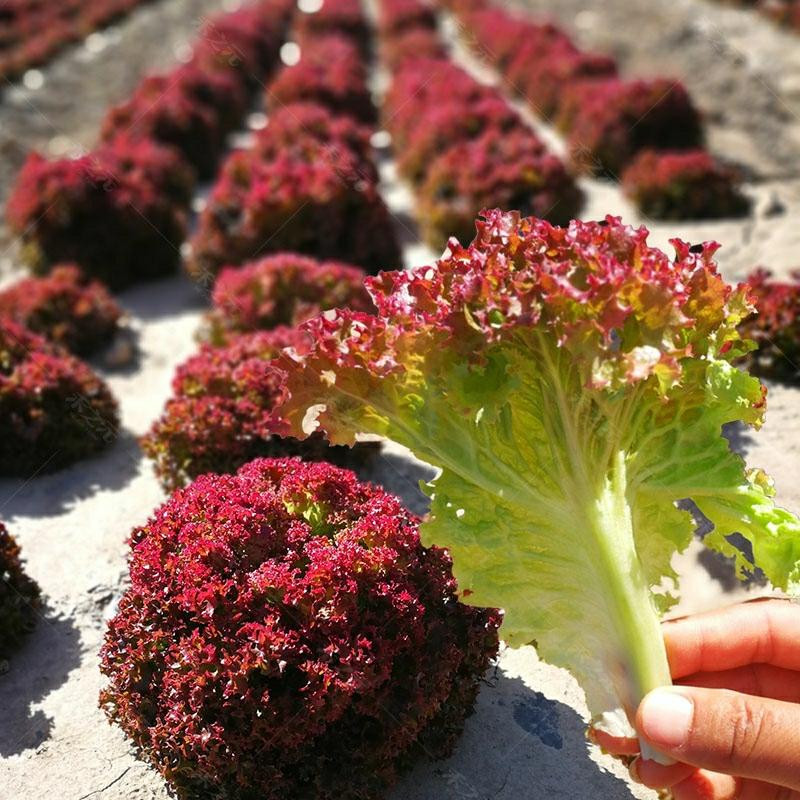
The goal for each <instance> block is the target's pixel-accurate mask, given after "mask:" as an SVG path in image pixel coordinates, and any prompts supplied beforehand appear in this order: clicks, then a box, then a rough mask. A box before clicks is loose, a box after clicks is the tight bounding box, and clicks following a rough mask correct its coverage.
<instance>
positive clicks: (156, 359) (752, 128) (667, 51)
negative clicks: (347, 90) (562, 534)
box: [0, 0, 800, 800]
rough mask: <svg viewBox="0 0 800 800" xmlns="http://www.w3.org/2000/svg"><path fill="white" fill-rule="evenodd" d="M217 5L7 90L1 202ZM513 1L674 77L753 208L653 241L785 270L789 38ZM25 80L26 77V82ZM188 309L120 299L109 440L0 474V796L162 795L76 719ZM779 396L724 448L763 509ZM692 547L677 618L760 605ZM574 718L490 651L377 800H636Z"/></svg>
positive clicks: (182, 296)
mask: <svg viewBox="0 0 800 800" xmlns="http://www.w3.org/2000/svg"><path fill="white" fill-rule="evenodd" d="M222 5H223V4H222V3H221V2H220V1H219V0H161V2H159V3H156V4H154V5H152V6H149V7H147V8H145V9H143V10H142V11H140V12H138V13H135V14H134V15H132V16H131V17H130V18H129V19H128V20H126V21H125V22H123V23H122V24H120V25H118V26H117V27H115V28H114V29H112V30H109V31H106V32H104V33H103V34H101V35H99V36H95V37H92V39H91V40H90V42H88V43H87V45H86V46H84V47H80V48H77V49H75V50H73V51H71V52H69V53H66V54H64V55H62V56H61V57H59V58H58V59H57V60H56V61H55V62H54V63H53V64H52V65H51V66H50V67H48V68H47V69H45V70H43V71H42V77H43V79H44V80H43V82H42V85H41V86H40V87H39V88H29V89H26V88H22V87H19V86H15V87H7V88H6V89H5V92H4V96H3V98H2V100H1V101H0V148H2V153H3V158H2V163H0V199H2V198H4V197H6V196H7V192H8V189H9V186H10V181H11V180H12V179H13V175H14V173H15V171H16V169H17V168H18V167H19V164H20V163H21V159H22V158H23V156H24V153H25V152H26V151H27V150H28V149H30V148H33V147H36V148H39V149H43V150H45V151H46V152H50V153H51V154H53V155H57V154H61V153H66V152H77V151H80V149H81V148H86V147H90V146H91V145H92V143H93V137H94V135H95V131H96V129H97V124H98V121H99V119H100V117H101V115H102V113H103V111H104V109H105V108H106V106H107V105H108V104H109V103H112V102H115V101H117V100H119V99H121V98H123V97H124V96H125V95H126V94H127V93H128V92H129V91H130V89H131V88H132V87H133V86H134V85H135V83H136V81H137V80H138V78H139V77H140V75H141V74H142V72H143V71H144V70H146V69H151V68H156V67H158V66H162V65H166V64H168V63H169V62H171V61H172V60H174V59H175V58H176V57H180V56H181V54H182V53H183V52H185V45H186V43H187V41H188V40H189V38H190V37H191V36H192V34H193V33H194V32H195V31H196V29H197V26H198V24H199V21H200V19H201V18H202V16H203V14H204V13H207V12H208V11H210V10H213V9H217V8H220V7H222ZM527 5H528V7H530V8H533V9H535V10H537V11H543V10H545V11H547V10H550V9H552V8H554V7H556V6H557V11H555V12H553V13H555V14H556V16H557V17H558V18H559V21H560V22H562V23H563V24H564V25H566V26H567V27H568V28H570V29H571V30H573V31H574V32H575V33H576V34H577V36H578V37H579V38H580V40H581V42H582V43H583V44H585V45H587V46H593V47H597V48H600V49H605V50H608V51H611V52H613V53H614V54H616V55H617V56H618V57H619V59H620V61H621V63H622V64H623V65H624V67H625V68H626V70H627V71H628V72H629V73H630V74H656V73H664V72H666V73H668V74H673V75H675V76H676V77H680V78H682V79H684V80H685V81H686V83H687V84H688V85H689V87H690V88H691V90H692V91H693V92H694V94H695V95H696V97H697V100H698V102H699V103H700V104H701V106H702V107H703V109H704V111H705V112H706V115H707V120H708V124H709V130H710V137H709V140H710V145H711V147H712V148H713V149H714V150H715V151H716V152H718V153H720V154H724V155H726V156H727V157H729V158H731V159H734V160H735V161H736V162H738V163H739V164H741V165H742V167H743V168H745V169H746V171H747V174H748V185H747V189H748V191H749V192H750V193H751V194H752V195H753V197H754V198H755V199H756V209H755V213H754V215H753V217H752V218H750V219H748V220H746V221H744V222H741V221H739V222H735V223H733V222H722V223H711V224H709V223H706V224H702V225H692V224H679V225H675V224H670V225H668V226H665V225H652V226H651V227H652V229H653V238H654V240H655V241H656V242H658V243H659V244H662V245H664V246H667V241H668V239H669V238H670V237H671V236H675V235H678V236H681V237H682V238H685V239H688V240H690V241H693V242H697V241H702V240H706V239H717V240H719V241H721V242H722V243H723V245H724V247H723V250H722V251H721V253H720V260H721V264H722V267H723V270H724V272H725V274H726V276H727V277H729V278H731V279H734V278H737V277H741V276H742V275H743V274H744V273H745V272H746V271H748V270H749V269H750V268H751V267H753V266H754V265H756V264H765V265H768V266H770V267H771V268H773V269H775V270H776V271H777V272H779V273H786V272H788V270H790V269H791V268H793V267H795V266H798V263H797V261H796V253H797V252H798V251H799V250H800V248H799V247H798V246H799V245H800V226H797V225H796V224H794V220H795V218H796V217H797V214H798V211H800V174H798V169H799V167H798V165H800V80H798V76H799V75H800V46H798V45H800V39H797V38H796V37H795V38H792V37H791V36H790V35H789V34H785V33H783V32H781V31H779V30H777V29H776V28H774V27H773V26H772V25H771V24H770V23H769V22H767V21H765V20H763V19H761V18H759V17H756V16H753V15H751V14H748V13H746V12H742V11H737V10H734V9H728V8H724V7H719V6H716V5H711V4H707V3H705V2H702V1H701V0H648V2H647V3H645V2H635V1H634V0H604V2H603V4H602V5H601V4H594V6H595V8H594V9H593V10H586V8H585V6H586V4H585V3H580V2H578V0H559V2H558V3H557V4H556V3H553V2H552V0H527ZM595 9H596V10H595ZM457 54H458V57H459V58H462V59H463V60H464V62H465V63H466V64H468V66H469V67H470V68H471V69H474V70H475V72H476V74H478V75H479V76H481V77H483V78H485V79H487V80H490V79H491V78H492V76H491V73H490V72H489V71H487V70H486V69H485V68H484V67H483V66H482V65H481V64H480V63H479V61H478V60H476V59H473V58H467V57H466V55H465V54H464V53H462V52H461V51H460V50H458V49H457ZM376 83H377V85H379V84H380V76H378V78H377V79H376ZM36 84H37V76H32V82H31V86H34V87H35V86H36ZM536 124H537V125H538V124H539V123H536ZM539 127H540V129H541V130H542V131H543V133H544V134H545V135H547V136H549V137H551V141H552V143H553V145H554V147H556V148H560V147H561V146H562V143H561V142H559V141H558V140H557V138H555V137H554V136H553V135H552V132H550V131H549V130H548V129H547V128H546V126H539ZM382 172H383V178H384V183H385V190H386V194H387V197H388V199H389V202H390V205H391V206H392V209H393V210H394V212H395V214H396V217H397V220H398V229H399V230H400V231H401V233H402V235H403V238H404V241H405V242H406V245H407V253H406V255H407V262H408V264H414V263H422V262H424V261H426V260H428V259H430V258H431V257H432V255H433V254H431V253H429V252H427V251H426V250H425V248H424V247H422V246H420V245H419V244H418V242H417V241H416V238H415V235H414V232H413V225H412V224H411V223H410V221H409V216H408V211H409V208H410V206H411V199H410V197H409V195H408V192H407V190H406V189H405V187H403V186H402V185H399V184H398V183H397V181H396V180H395V178H394V170H393V165H392V163H391V161H390V159H388V158H387V157H384V158H383V164H382ZM585 186H586V189H587V193H588V197H589V201H588V206H587V209H586V211H585V213H584V216H586V217H588V218H591V217H599V216H602V215H604V214H605V213H608V212H612V213H618V214H621V215H623V217H624V218H625V219H626V220H628V221H630V222H642V221H644V220H641V219H640V218H639V217H638V216H637V215H636V214H635V213H634V211H633V210H632V209H631V208H630V207H629V206H628V204H627V203H626V202H625V201H624V200H623V199H622V197H621V196H620V193H619V190H618V189H617V187H615V186H614V185H611V184H606V183H602V182H599V181H586V182H585ZM18 272H19V269H18V266H17V264H16V260H15V252H14V247H13V244H11V243H9V242H8V240H7V238H5V237H3V236H0V282H5V281H8V280H11V279H12V278H13V277H14V276H15V275H16V274H18ZM204 299H205V298H204V297H203V296H202V294H201V293H200V292H199V291H198V290H197V289H195V288H193V287H192V286H191V285H189V283H188V282H187V281H184V280H182V279H180V278H175V279H173V280H169V281H164V282H162V283H160V284H158V285H148V286H143V287H140V288H137V289H135V290H131V291H128V292H126V293H124V294H123V295H122V296H121V297H120V300H121V302H122V303H123V305H124V306H125V308H126V309H127V311H128V313H129V317H130V321H129V324H130V327H131V330H132V331H133V332H134V333H135V334H136V336H137V337H138V346H139V350H140V357H139V359H138V362H137V364H136V365H135V367H133V368H129V369H128V370H126V371H122V372H108V371H107V370H103V372H104V374H105V375H106V377H107V378H108V380H109V382H110V384H111V386H112V388H113V389H114V391H115V392H116V394H117V396H118V397H119V398H120V399H121V402H122V416H123V426H122V430H121V432H120V435H119V437H118V440H117V442H116V444H115V446H114V447H113V448H112V449H111V450H110V451H108V452H107V453H106V454H105V455H104V456H102V457H100V458H97V459H95V460H93V461H89V462H86V463H83V464H81V465H78V466H76V467H74V468H72V469H69V470H66V471H63V472H59V473H57V474H55V475H50V476H32V477H31V478H30V479H28V480H26V481H0V518H2V519H3V520H4V521H5V522H6V523H7V525H8V527H9V529H10V530H11V531H12V533H13V534H14V535H16V536H17V537H18V538H19V540H20V542H21V544H22V546H23V549H24V552H25V554H26V556H27V560H28V569H29V572H30V573H31V574H32V575H33V576H34V577H35V578H36V579H37V580H38V581H39V583H40V584H41V586H42V588H43V590H44V593H45V595H46V597H47V607H46V609H45V610H44V612H43V614H42V618H41V620H40V624H39V626H38V629H37V631H36V632H35V634H34V635H33V636H32V637H31V638H30V640H29V641H28V642H27V644H26V646H25V647H24V648H23V649H22V650H21V651H20V652H19V653H18V654H16V655H15V656H14V658H13V659H12V661H11V663H10V664H9V665H8V668H7V671H6V672H5V674H3V675H2V676H0V709H1V710H2V711H1V712H0V798H1V799H2V800H19V799H20V798H26V799H27V800H45V798H55V797H57V798H59V799H60V800H61V799H62V798H63V800H87V798H102V800H164V798H166V797H167V794H166V791H165V789H164V786H163V783H162V781H161V780H160V779H159V777H158V776H157V775H155V774H154V773H153V772H152V771H150V770H149V769H148V768H147V767H146V766H144V765H143V764H141V763H140V762H138V761H136V760H135V759H134V757H133V756H132V754H131V752H130V749H129V747H128V745H127V743H126V741H125V740H124V738H123V737H122V735H121V734H120V733H119V732H118V731H117V730H115V729H113V728H111V727H109V726H108V725H107V724H106V722H105V720H104V718H103V716H102V714H101V713H100V711H99V710H98V709H97V707H96V698H97V694H98V690H99V688H100V685H101V677H100V674H99V671H98V669H97V659H96V653H97V650H98V647H99V645H100V641H101V638H102V633H103V627H104V620H105V619H106V618H107V617H108V616H109V615H110V614H111V613H113V609H114V605H115V601H116V598H117V597H118V596H119V594H120V592H121V590H122V588H123V586H124V575H125V545H124V541H125V538H126V536H127V534H128V533H129V531H130V529H131V528H132V527H133V526H134V525H135V524H138V523H141V522H143V521H144V520H145V519H146V518H147V517H148V516H149V514H150V512H151V511H152V510H153V509H154V508H155V507H156V506H157V505H158V504H159V503H160V502H161V501H162V500H163V494H162V492H161V490H160V489H159V487H158V485H157V483H156V481H155V479H154V477H153V475H152V473H151V469H150V465H149V464H148V463H147V462H145V461H143V460H142V457H141V454H140V453H139V450H138V448H137V445H136V441H135V437H136V436H137V435H139V434H142V433H143V432H145V430H146V429H147V428H148V427H149V425H150V423H151V422H152V420H153V419H154V418H155V417H156V416H157V414H158V413H159V412H160V410H161V407H162V405H163V403H164V401H165V399H166V397H167V395H168V390H169V381H170V378H171V375H172V371H173V369H174V367H175V365H176V364H177V363H178V362H179V361H181V360H183V359H184V358H186V357H187V356H188V355H189V354H190V353H191V352H192V351H193V349H194V347H195V344H194V341H193V333H194V330H195V328H196V326H197V322H198V319H199V316H200V314H201V313H202V308H203V304H204ZM100 369H101V370H102V367H100ZM799 399H800V395H798V391H797V390H794V389H790V388H787V387H782V386H778V385H775V386H771V387H770V403H771V408H770V413H769V417H768V423H767V425H766V426H765V427H764V429H763V430H761V431H760V432H758V433H757V434H756V433H749V432H743V431H739V432H735V435H734V436H733V437H732V440H733V443H734V445H735V446H736V447H737V448H738V449H740V450H741V451H742V452H744V453H746V455H747V456H748V459H749V460H750V461H751V462H752V463H753V464H756V465H759V466H762V467H765V468H766V469H767V470H768V471H769V472H770V473H771V474H772V475H773V476H774V477H775V479H776V482H777V486H778V491H779V498H780V501H781V503H782V504H783V505H785V506H787V507H789V508H791V509H793V510H794V511H797V512H800V487H798V485H797V482H796V475H797V470H798V466H800V459H799V458H798V448H800V419H799V418H798V413H797V411H798V400H799ZM429 474H430V472H429V470H428V469H427V468H425V467H424V466H422V465H419V464H414V463H413V462H412V461H411V460H410V459H408V458H407V457H406V456H405V455H404V454H403V453H402V452H400V451H397V450H395V449H392V448H387V450H386V451H385V452H384V454H383V455H382V456H381V457H380V459H379V460H378V462H377V464H376V465H375V466H374V467H373V468H371V470H370V471H369V473H368V474H367V475H366V476H365V477H369V478H372V479H374V480H378V481H380V482H382V483H384V484H385V485H387V486H388V487H389V488H390V489H392V490H395V491H397V492H398V493H400V494H401V495H402V496H403V497H404V498H405V499H406V500H407V501H408V502H409V503H410V504H411V505H413V506H414V508H415V509H417V510H422V509H423V501H422V498H421V496H420V494H419V492H418V490H417V488H416V485H417V481H418V480H419V478H420V477H426V476H428V475H429ZM699 550H700V548H699V546H698V547H695V548H692V550H691V551H690V552H689V553H687V554H685V555H684V556H683V557H682V558H681V559H680V560H679V561H680V568H681V572H682V573H683V575H684V576H685V578H684V595H685V599H684V602H683V605H682V609H685V610H693V609H699V608H705V607H712V606H714V605H717V604H720V603H727V602H731V601H733V600H735V599H738V598H740V597H743V596H746V595H747V594H754V593H759V592H764V591H766V590H765V588H764V587H759V586H752V587H748V588H741V587H739V586H737V585H736V582H735V581H734V580H733V579H732V575H731V572H730V568H729V566H728V565H727V564H726V563H725V562H723V561H720V560H719V559H708V558H705V557H700V556H699ZM584 725H585V707H584V705H583V701H582V698H581V694H580V691H579V690H578V688H577V686H576V685H575V684H574V682H573V681H572V680H571V679H570V678H569V676H568V675H566V674H565V673H563V672H561V671H560V670H557V669H555V668H552V667H549V666H547V665H544V664H541V663H539V662H538V661H537V659H536V656H535V653H534V652H533V651H532V650H531V649H530V648H525V649H523V650H520V651H506V652H504V653H503V655H502V657H501V659H500V661H499V664H498V666H497V668H496V670H494V671H493V672H492V673H491V674H490V675H488V676H487V679H486V682H485V686H484V687H483V690H482V693H481V696H480V699H479V702H478V708H477V711H476V713H475V715H474V716H473V717H472V718H471V719H470V720H469V722H468V725H467V729H466V731H465V734H464V737H463V739H462V740H461V742H460V744H459V747H458V749H457V751H456V753H455V755H454V756H453V757H452V758H451V759H450V760H448V761H446V762H444V763H439V764H421V765H419V767H418V768H417V769H415V770H414V771H413V772H412V773H411V774H410V775H409V776H408V777H407V778H406V779H405V780H404V781H403V783H402V784H401V785H400V786H399V787H398V788H397V789H396V790H395V791H394V792H393V794H392V800H434V799H436V800H490V799H494V798H497V799H498V800H511V798H520V797H527V798H532V799H533V800H537V799H540V798H541V799H543V798H564V799H565V800H567V798H569V800H574V799H575V798H581V799H582V798H604V800H627V798H631V797H639V798H652V797H654V795H652V794H651V793H649V792H647V791H645V790H642V789H640V788H635V787H633V786H631V785H630V784H629V782H628V781H627V780H626V779H625V775H626V773H625V770H624V769H623V768H622V767H621V766H620V765H618V764H616V763H614V762H613V761H611V760H609V759H607V758H604V757H603V756H601V755H600V754H599V753H598V752H596V751H595V750H594V749H593V748H591V747H589V746H588V745H587V744H586V742H585V740H584Z"/></svg>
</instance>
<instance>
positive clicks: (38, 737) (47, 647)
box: [0, 608, 82, 757]
mask: <svg viewBox="0 0 800 800" xmlns="http://www.w3.org/2000/svg"><path fill="white" fill-rule="evenodd" d="M81 653H82V647H81V641H80V634H79V632H78V629H77V628H76V627H75V626H74V624H73V622H72V620H70V619H69V618H67V617H63V616H56V615H54V614H53V612H52V611H51V610H50V609H47V608H44V609H42V611H41V614H40V617H39V619H38V621H37V624H36V628H35V629H34V630H33V631H32V632H31V634H30V635H29V636H28V637H27V638H26V639H25V641H24V642H23V643H22V645H21V646H20V648H19V649H18V650H16V651H15V652H13V653H12V654H11V656H10V657H9V659H8V671H7V672H5V674H0V708H1V709H2V710H3V711H2V714H0V756H2V757H8V756H12V755H16V754H18V753H22V752H23V751H25V750H30V749H34V748H36V747H38V746H39V745H40V744H42V742H45V741H46V740H47V739H48V738H49V736H50V732H51V729H52V727H53V720H52V719H51V718H50V717H48V716H47V714H46V713H45V712H44V711H42V709H40V708H34V706H36V705H37V704H38V703H41V702H42V701H43V700H44V699H45V698H46V697H47V696H48V695H49V694H50V692H52V691H54V690H55V689H58V688H59V687H60V686H61V685H62V684H64V683H65V682H66V680H67V678H68V677H69V674H70V672H72V670H74V669H76V668H77V667H78V666H79V665H80V660H81Z"/></svg>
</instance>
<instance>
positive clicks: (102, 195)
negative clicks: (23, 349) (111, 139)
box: [6, 153, 185, 289]
mask: <svg viewBox="0 0 800 800" xmlns="http://www.w3.org/2000/svg"><path fill="white" fill-rule="evenodd" d="M6 218H7V220H8V224H9V226H10V228H11V229H12V230H13V231H14V232H15V233H16V234H18V235H19V236H20V237H21V238H22V241H23V244H24V246H25V249H24V256H25V258H26V260H27V261H28V263H29V265H30V266H31V268H32V269H33V270H34V271H35V272H38V273H44V272H47V271H49V270H50V269H51V268H52V267H53V266H55V265H56V264H60V263H72V262H74V263H77V264H78V265H80V266H81V268H82V269H83V270H84V271H85V272H86V274H87V275H90V276H91V277H96V278H100V279H101V280H103V281H104V282H105V283H107V284H108V285H109V286H110V287H111V288H113V289H120V288H122V287H125V286H128V285H130V284H132V283H136V282H138V281H143V280H149V279H152V278H158V277H161V276H163V275H166V274H169V273H171V272H173V271H174V270H175V269H176V267H177V266H178V262H179V261H180V253H179V248H180V245H181V242H182V241H183V238H184V234H185V220H184V218H183V215H182V214H181V213H179V212H178V211H177V210H176V209H175V207H174V206H173V204H172V203H170V202H169V201H168V200H167V199H166V198H164V197H161V196H160V193H159V192H158V191H157V190H156V188H155V187H153V186H152V185H151V184H149V183H148V182H146V181H143V180H139V179H138V177H137V176H136V175H135V174H134V175H130V174H124V173H120V172H118V171H117V170H115V169H112V168H110V167H109V166H107V165H106V164H105V163H103V162H102V160H101V159H99V158H97V157H96V156H94V155H88V156H83V157H82V158H77V159H61V160H59V161H47V160H45V159H44V158H43V157H42V156H40V155H38V154H36V153H34V154H32V155H31V156H30V157H29V158H28V160H27V161H26V163H25V165H24V167H23V168H22V171H21V172H20V174H19V177H18V178H17V182H16V185H15V187H14V191H13V192H12V194H11V197H10V198H9V201H8V205H7V206H6Z"/></svg>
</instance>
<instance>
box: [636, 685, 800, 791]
mask: <svg viewBox="0 0 800 800" xmlns="http://www.w3.org/2000/svg"><path fill="white" fill-rule="evenodd" d="M636 727H637V730H639V732H640V734H641V736H642V738H643V739H644V740H645V741H647V742H648V743H649V744H650V745H651V746H652V747H653V748H654V749H655V750H656V751H657V752H661V753H664V754H665V755H667V756H670V757H671V758H674V759H675V760H676V761H679V762H682V763H686V764H693V765H694V766H696V767H700V768H703V769H709V770H713V771H714V772H721V773H724V774H726V775H735V776H738V777H742V778H753V779H755V780H762V781H768V782H770V783H774V784H778V785H780V786H785V787H787V788H792V789H800V770H798V768H797V765H798V764H800V708H798V706H797V705H796V704H794V703H784V702H782V701H780V700H772V699H768V698H763V697H753V696H751V695H747V694H739V693H738V692H731V691H728V690H726V689H703V688H696V687H692V686H676V687H671V688H664V689H656V690H655V691H653V692H650V694H648V695H647V697H645V699H644V700H643V701H642V704H641V705H640V706H639V709H638V711H637V714H636Z"/></svg>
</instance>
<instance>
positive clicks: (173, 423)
mask: <svg viewBox="0 0 800 800" xmlns="http://www.w3.org/2000/svg"><path fill="white" fill-rule="evenodd" d="M309 344H310V342H309V339H308V337H307V336H306V334H304V333H301V332H300V331H297V330H295V329H293V328H285V327H283V328H275V329H273V330H270V331H257V332H255V333H248V334H243V335H241V336H236V337H234V338H232V339H231V341H230V343H229V344H227V345H224V346H221V347H220V346H215V345H211V344H203V345H201V348H200V351H199V352H198V353H197V354H196V355H194V356H192V357H191V358H189V359H188V360H187V361H185V362H184V363H183V364H182V365H181V366H179V367H178V369H177V371H176V373H175V377H174V378H173V380H172V391H173V394H172V397H171V398H170V399H169V400H168V401H167V404H166V406H165V408H164V411H163V413H162V415H161V417H160V418H159V419H158V420H157V421H156V422H155V423H154V424H153V427H152V428H151V429H150V432H149V433H148V434H147V435H146V436H144V437H143V438H142V440H141V446H142V450H143V451H144V453H145V455H146V456H147V457H148V458H151V459H153V461H154V464H153V468H154V470H155V473H156V475H157V476H158V478H159V480H160V481H161V483H162V485H163V486H164V488H165V489H167V490H172V489H175V488H177V487H179V486H184V485H185V484H186V483H188V482H189V481H191V480H194V479H195V478H197V477H198V476H199V475H204V474H206V473H208V472H214V473H229V472H234V471H235V470H237V469H238V468H239V467H241V466H242V464H246V463H247V462H248V461H252V460H253V459H254V458H258V457H260V456H287V455H291V456H295V455H297V456H302V457H303V458H304V459H307V460H324V461H333V462H340V463H351V464H357V463H360V462H361V461H363V460H364V459H365V458H368V457H369V455H370V454H372V453H374V452H375V447H374V446H373V445H370V444H365V445H363V446H359V447H356V448H353V449H352V450H351V449H349V448H346V447H330V446H329V445H328V443H327V442H326V441H325V439H324V438H323V437H322V436H312V437H311V438H309V439H306V440H304V441H302V442H298V441H297V440H296V439H289V438H286V439H284V438H280V437H279V436H277V435H275V433H276V432H277V431H280V430H281V429H282V427H283V422H282V419H281V417H280V415H279V414H277V413H276V412H275V408H276V407H277V406H278V404H279V401H280V400H281V397H282V392H283V379H282V377H281V374H280V373H279V372H276V371H275V370H273V369H272V367H271V365H270V361H271V359H273V358H275V357H276V356H277V355H278V354H279V353H280V351H281V350H282V349H283V348H285V347H293V348H294V349H295V350H296V351H298V352H303V351H304V350H305V349H307V347H308V345H309Z"/></svg>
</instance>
